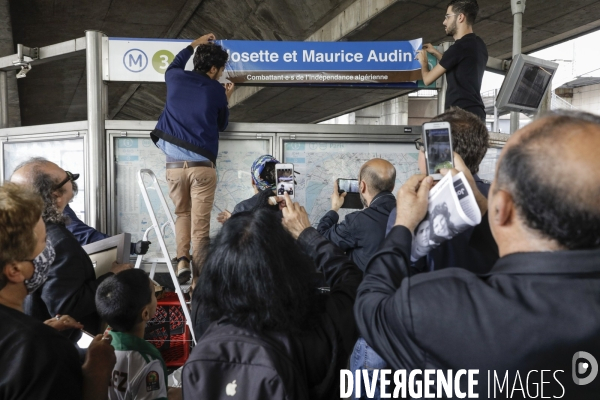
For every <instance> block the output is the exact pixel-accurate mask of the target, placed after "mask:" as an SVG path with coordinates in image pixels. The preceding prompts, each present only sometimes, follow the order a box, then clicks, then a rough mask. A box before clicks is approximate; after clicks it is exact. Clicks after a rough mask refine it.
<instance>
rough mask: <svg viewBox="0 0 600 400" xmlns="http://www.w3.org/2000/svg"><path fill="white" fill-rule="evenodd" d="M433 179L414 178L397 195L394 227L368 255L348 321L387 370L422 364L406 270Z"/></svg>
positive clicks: (407, 269) (420, 176) (407, 271)
mask: <svg viewBox="0 0 600 400" xmlns="http://www.w3.org/2000/svg"><path fill="white" fill-rule="evenodd" d="M432 185H433V179H432V178H431V177H426V176H425V175H415V176H413V177H411V178H410V179H408V181H406V183H405V184H404V185H403V186H402V187H401V188H400V190H399V191H398V195H397V210H398V213H397V216H396V225H395V226H394V228H392V230H391V231H390V233H389V234H388V236H387V237H386V238H385V240H384V242H383V243H382V245H381V247H380V249H379V251H377V253H375V254H374V255H373V257H372V258H371V261H370V262H369V264H368V266H367V269H366V270H365V276H364V277H363V280H362V283H361V284H360V286H359V287H358V292H357V297H356V304H355V306H354V316H355V318H356V324H357V325H358V329H359V331H360V333H361V335H362V336H363V337H364V338H365V340H366V341H367V343H369V345H371V346H372V347H373V348H374V349H375V350H376V351H377V353H378V354H385V355H386V360H387V361H388V362H389V363H390V366H391V367H392V368H395V369H398V368H408V367H410V366H413V365H419V364H422V362H423V360H422V356H423V352H422V351H420V350H419V349H418V346H417V345H416V343H415V341H414V340H413V337H414V332H413V325H412V315H411V309H410V307H411V302H410V286H409V279H407V277H408V276H409V266H410V249H411V244H412V233H413V232H414V230H415V228H416V227H417V225H418V224H419V222H421V220H423V218H424V217H425V214H426V213H427V204H428V195H429V190H430V189H431V187H432Z"/></svg>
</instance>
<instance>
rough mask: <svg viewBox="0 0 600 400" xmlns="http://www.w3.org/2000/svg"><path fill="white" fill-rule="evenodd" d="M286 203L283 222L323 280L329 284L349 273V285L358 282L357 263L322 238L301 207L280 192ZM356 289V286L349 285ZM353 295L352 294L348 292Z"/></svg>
mask: <svg viewBox="0 0 600 400" xmlns="http://www.w3.org/2000/svg"><path fill="white" fill-rule="evenodd" d="M284 198H285V202H286V207H285V208H283V209H282V210H281V211H282V213H283V220H282V221H281V222H282V223H283V226H284V228H285V229H287V231H288V232H290V233H291V234H292V236H293V237H294V238H295V239H297V240H298V245H299V246H300V247H301V248H302V249H303V250H304V251H305V252H306V253H307V254H308V255H309V256H310V257H311V258H312V259H313V261H314V262H315V264H316V266H317V268H318V269H319V271H320V272H322V273H323V275H325V280H326V281H327V283H328V284H329V285H330V286H331V287H332V289H333V288H334V287H335V286H336V284H338V283H340V282H342V281H346V279H347V278H349V277H351V278H350V279H349V280H351V281H352V282H353V283H352V285H354V284H356V286H358V283H359V282H360V278H361V277H362V273H361V271H360V270H359V269H358V267H357V266H356V265H355V264H354V263H353V262H352V261H350V259H349V258H348V257H347V256H346V255H345V254H344V252H343V251H342V250H341V249H340V248H339V247H337V246H336V245H334V244H333V243H332V242H330V241H329V240H327V239H326V238H324V237H323V236H322V235H321V234H319V232H317V230H316V229H314V228H312V227H311V225H310V220H309V219H308V214H307V213H306V210H305V209H304V207H302V206H301V205H300V204H298V203H294V202H292V200H291V199H290V197H289V195H288V194H287V193H286V194H285V195H284ZM353 290H354V291H356V287H354V289H353ZM352 297H353V298H354V294H353V295H352Z"/></svg>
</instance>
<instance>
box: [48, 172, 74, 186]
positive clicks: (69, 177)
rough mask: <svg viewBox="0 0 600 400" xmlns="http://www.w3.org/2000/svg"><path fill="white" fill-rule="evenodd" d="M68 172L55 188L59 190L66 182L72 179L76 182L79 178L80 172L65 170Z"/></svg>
mask: <svg viewBox="0 0 600 400" xmlns="http://www.w3.org/2000/svg"><path fill="white" fill-rule="evenodd" d="M65 172H66V173H67V177H66V178H65V179H64V180H63V181H62V182H61V183H59V184H58V185H56V187H55V188H54V190H58V189H60V188H61V187H63V186H65V183H67V182H69V181H71V182H75V181H76V180H77V179H79V174H73V173H71V172H69V171H65Z"/></svg>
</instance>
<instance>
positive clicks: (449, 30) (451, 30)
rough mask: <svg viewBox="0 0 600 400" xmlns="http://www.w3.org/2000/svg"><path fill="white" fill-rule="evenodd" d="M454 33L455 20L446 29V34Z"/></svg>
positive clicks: (452, 34)
mask: <svg viewBox="0 0 600 400" xmlns="http://www.w3.org/2000/svg"><path fill="white" fill-rule="evenodd" d="M455 33H456V20H455V21H454V22H453V23H452V25H450V26H449V27H448V28H447V29H446V36H454V34H455Z"/></svg>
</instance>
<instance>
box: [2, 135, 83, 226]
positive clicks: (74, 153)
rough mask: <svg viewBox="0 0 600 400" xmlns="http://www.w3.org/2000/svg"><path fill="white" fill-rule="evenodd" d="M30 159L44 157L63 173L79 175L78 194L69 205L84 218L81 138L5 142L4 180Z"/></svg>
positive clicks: (78, 215) (80, 217)
mask: <svg viewBox="0 0 600 400" xmlns="http://www.w3.org/2000/svg"><path fill="white" fill-rule="evenodd" d="M31 157H44V158H45V159H47V160H49V161H52V162H53V163H55V164H57V165H58V166H60V167H61V168H62V169H64V170H65V171H71V172H73V173H76V174H80V175H79V179H78V180H77V186H78V187H79V193H78V194H77V196H75V198H74V199H73V201H72V203H71V204H70V206H71V208H72V209H73V211H75V213H76V214H77V217H78V218H79V219H81V220H82V221H83V220H84V217H85V201H84V199H85V196H84V194H85V170H84V162H83V157H84V156H83V138H77V139H61V140H43V141H36V142H7V143H5V144H4V179H5V180H8V179H10V176H11V175H12V173H13V172H14V170H15V167H17V166H18V165H19V164H21V163H22V162H24V161H27V160H28V159H30V158H31Z"/></svg>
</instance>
